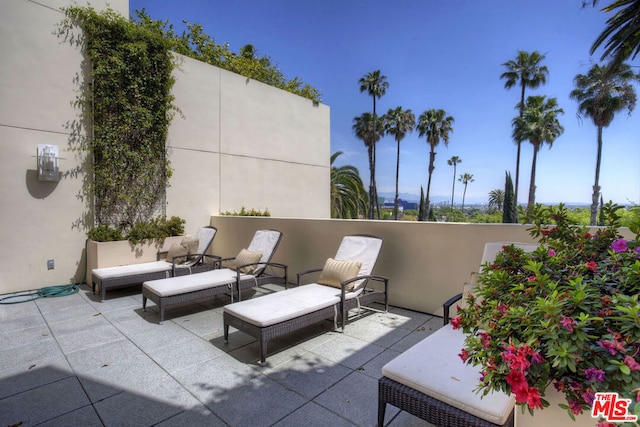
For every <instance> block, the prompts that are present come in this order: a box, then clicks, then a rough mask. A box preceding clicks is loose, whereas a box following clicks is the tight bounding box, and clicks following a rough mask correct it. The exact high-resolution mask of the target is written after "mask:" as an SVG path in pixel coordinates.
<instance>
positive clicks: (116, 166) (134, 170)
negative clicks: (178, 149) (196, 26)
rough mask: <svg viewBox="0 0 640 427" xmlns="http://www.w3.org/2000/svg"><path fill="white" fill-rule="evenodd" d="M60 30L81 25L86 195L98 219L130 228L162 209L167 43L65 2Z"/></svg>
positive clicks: (166, 166) (114, 16) (168, 102)
mask: <svg viewBox="0 0 640 427" xmlns="http://www.w3.org/2000/svg"><path fill="white" fill-rule="evenodd" d="M63 10H64V13H65V16H66V18H65V19H64V20H63V22H62V23H61V24H60V33H61V34H65V35H67V36H68V35H69V34H70V33H72V32H73V30H74V29H76V28H80V29H81V30H82V34H81V36H79V37H78V38H77V43H78V44H79V45H80V46H81V48H82V49H83V52H84V54H85V55H86V58H87V59H88V62H89V64H90V72H89V75H88V76H87V77H88V78H86V80H87V82H88V83H90V84H89V85H88V86H89V90H88V91H87V93H86V94H84V96H82V97H81V98H80V100H79V103H80V104H81V107H83V110H84V114H85V115H86V116H88V118H89V120H90V121H91V124H92V131H93V134H92V135H91V137H90V138H88V141H87V143H86V145H82V146H81V147H79V149H86V150H88V151H89V155H90V158H92V160H93V161H92V163H89V170H88V171H87V172H88V173H89V175H90V176H92V177H93V179H92V180H87V181H86V184H87V185H88V187H89V188H85V193H86V194H91V195H93V211H94V216H95V223H96V224H97V225H98V226H111V227H114V228H119V229H122V230H128V229H131V228H133V227H134V225H135V224H137V223H142V222H148V221H150V219H151V218H152V217H153V215H155V214H158V213H159V212H162V211H163V209H164V201H165V191H166V187H167V185H168V180H169V178H170V177H171V173H172V170H171V167H170V163H169V160H168V158H167V153H166V139H167V132H168V128H169V123H170V121H171V119H172V117H173V113H174V112H175V111H176V108H175V107H174V106H173V100H174V99H173V96H172V95H171V88H172V86H173V84H174V78H173V77H172V75H171V72H172V69H173V66H174V64H173V62H172V61H173V57H172V55H171V54H170V53H169V50H170V48H171V43H170V42H169V40H167V39H166V38H165V37H163V36H162V35H160V34H158V33H157V32H154V31H150V30H149V29H146V28H144V27H141V26H137V25H135V24H132V23H131V22H129V21H128V20H127V19H125V18H123V17H122V16H121V15H119V14H118V13H116V12H115V11H113V10H111V9H108V10H106V11H102V12H97V11H96V10H94V9H93V8H91V7H88V8H80V7H69V8H66V9H63Z"/></svg>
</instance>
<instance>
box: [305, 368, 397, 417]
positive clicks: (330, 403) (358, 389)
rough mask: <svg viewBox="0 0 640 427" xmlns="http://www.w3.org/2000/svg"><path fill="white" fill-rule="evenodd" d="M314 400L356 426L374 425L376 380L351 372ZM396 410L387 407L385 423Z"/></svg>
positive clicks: (376, 398) (376, 393) (376, 413)
mask: <svg viewBox="0 0 640 427" xmlns="http://www.w3.org/2000/svg"><path fill="white" fill-rule="evenodd" d="M314 402H315V403H317V404H319V405H321V406H324V407H325V408H327V409H329V410H330V411H332V412H335V413H337V414H340V415H342V416H343V417H344V418H346V419H348V420H349V421H351V422H353V423H354V424H356V425H358V426H375V425H376V423H377V421H378V405H377V403H378V381H377V380H375V379H373V378H371V377H370V376H367V375H364V374H361V373H359V372H353V373H351V374H350V375H348V376H346V377H345V378H344V379H343V380H342V381H340V382H339V383H338V384H336V385H334V386H333V387H331V388H330V389H329V390H327V391H325V392H324V393H322V394H321V395H320V396H318V397H316V398H315V399H314ZM397 412H398V410H394V408H392V407H388V408H387V412H386V414H385V423H386V422H388V420H390V419H391V418H393V417H394V416H395V415H396V414H397Z"/></svg>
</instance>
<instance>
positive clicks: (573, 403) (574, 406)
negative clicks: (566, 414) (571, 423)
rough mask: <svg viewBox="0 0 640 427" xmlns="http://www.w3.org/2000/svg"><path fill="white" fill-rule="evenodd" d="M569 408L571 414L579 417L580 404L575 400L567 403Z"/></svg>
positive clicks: (580, 411)
mask: <svg viewBox="0 0 640 427" xmlns="http://www.w3.org/2000/svg"><path fill="white" fill-rule="evenodd" d="M569 408H570V409H571V412H573V415H579V414H581V413H582V404H581V403H580V402H578V401H577V400H572V401H571V402H569Z"/></svg>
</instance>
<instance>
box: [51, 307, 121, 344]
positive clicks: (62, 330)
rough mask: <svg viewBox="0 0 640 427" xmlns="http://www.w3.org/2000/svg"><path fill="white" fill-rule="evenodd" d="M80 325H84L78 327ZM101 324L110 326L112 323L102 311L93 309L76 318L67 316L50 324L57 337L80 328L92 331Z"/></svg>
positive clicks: (75, 331)
mask: <svg viewBox="0 0 640 427" xmlns="http://www.w3.org/2000/svg"><path fill="white" fill-rule="evenodd" d="M79 325H82V327H81V328H80V327H78V326H79ZM101 326H110V323H109V321H108V320H107V319H106V318H105V317H104V316H103V315H102V313H100V312H97V311H92V312H91V313H87V314H84V315H82V316H79V317H77V318H75V319H73V318H67V319H64V320H61V321H59V322H53V323H50V324H49V328H50V329H51V332H53V334H54V335H55V336H56V337H57V338H59V337H62V336H64V335H66V334H72V333H77V332H78V330H84V331H90V330H92V329H95V328H99V327H101Z"/></svg>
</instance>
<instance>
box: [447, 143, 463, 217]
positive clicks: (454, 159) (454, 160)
mask: <svg viewBox="0 0 640 427" xmlns="http://www.w3.org/2000/svg"><path fill="white" fill-rule="evenodd" d="M458 163H462V159H461V158H460V157H458V156H451V158H450V159H449V160H447V164H448V165H449V166H453V185H452V186H451V209H453V195H454V194H455V193H456V166H457V165H458Z"/></svg>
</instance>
